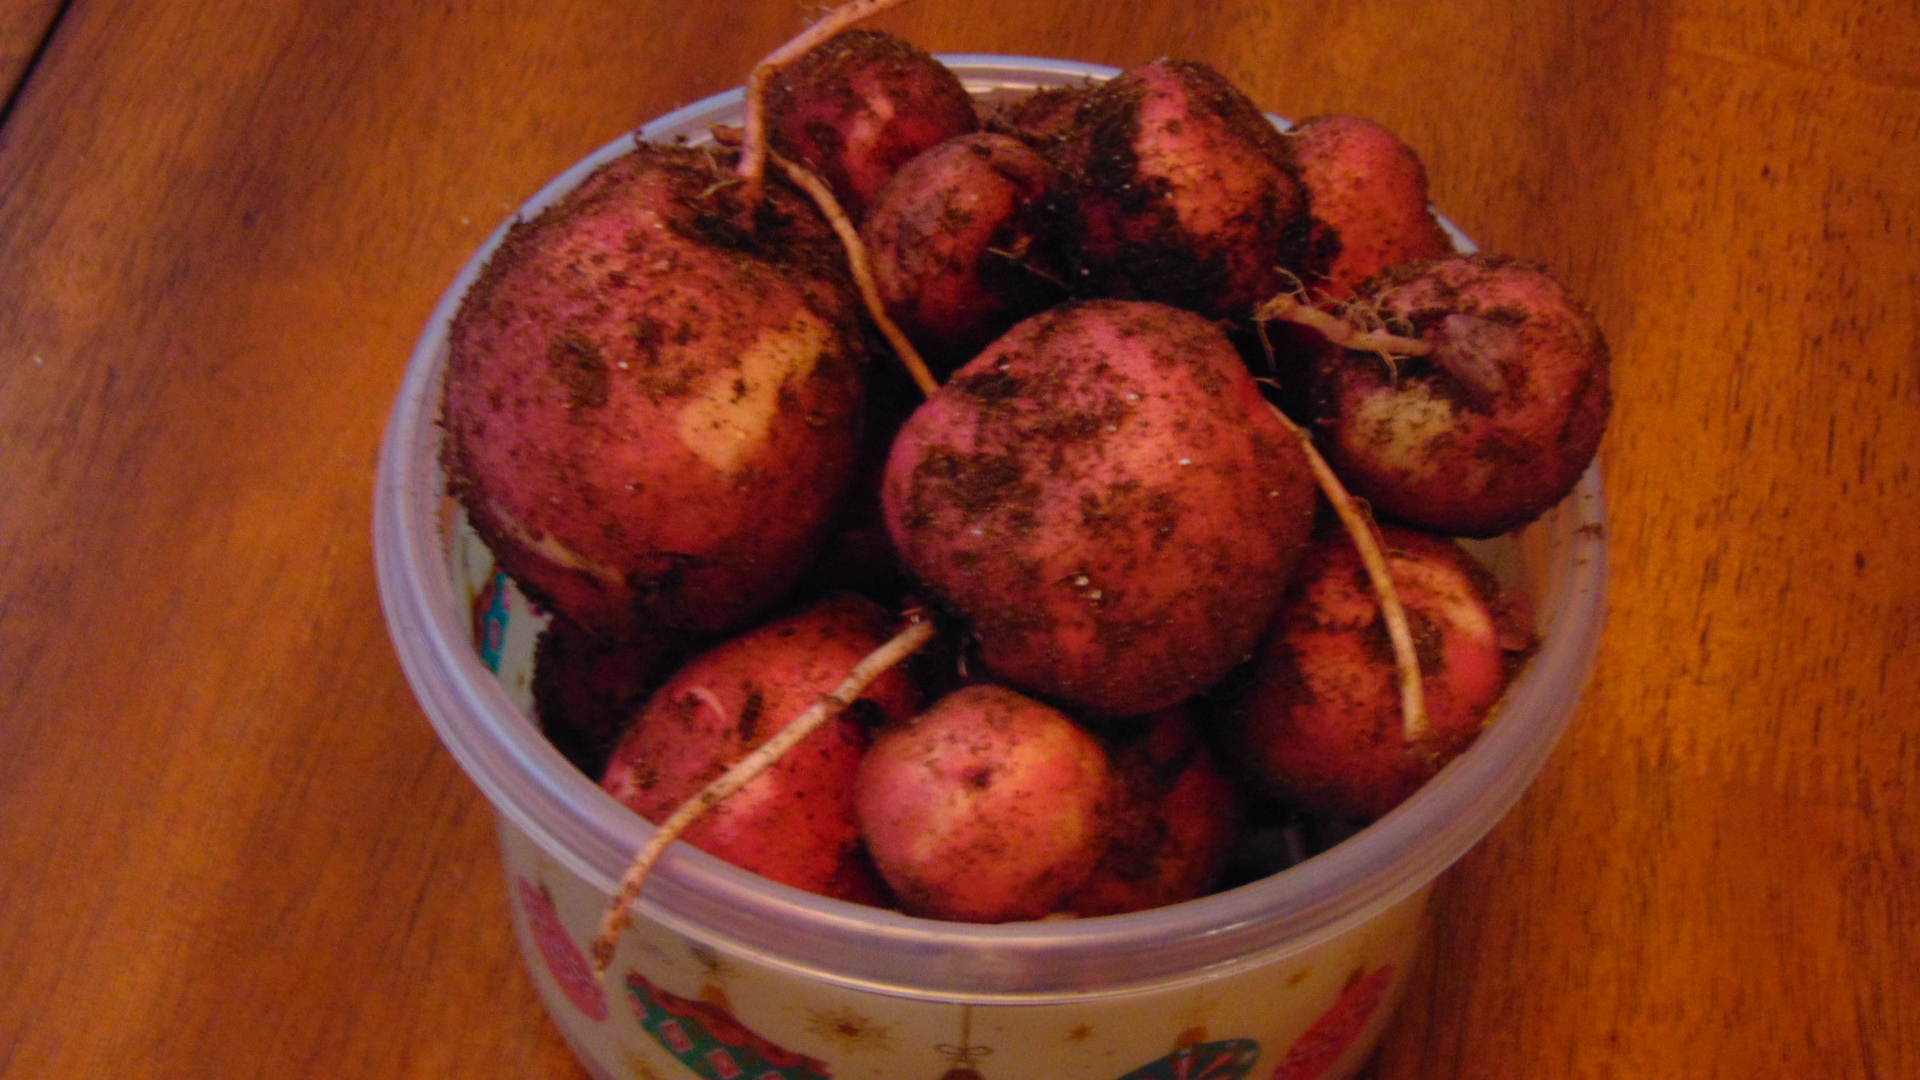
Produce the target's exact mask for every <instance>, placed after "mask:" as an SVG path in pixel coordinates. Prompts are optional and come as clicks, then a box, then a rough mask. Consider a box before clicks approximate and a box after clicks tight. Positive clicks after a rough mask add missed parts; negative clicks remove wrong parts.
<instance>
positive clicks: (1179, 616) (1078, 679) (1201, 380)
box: [881, 300, 1317, 716]
mask: <svg viewBox="0 0 1920 1080" xmlns="http://www.w3.org/2000/svg"><path fill="white" fill-rule="evenodd" d="M881 497H882V503H883V508H884V510H885V513H886V518H887V531H888V533H889V535H891V536H892V537H893V541H894V546H895V548H896V549H897V550H898V551H899V552H900V554H901V558H902V560H903V561H904V562H905V563H906V564H907V567H908V568H909V570H911V571H912V573H913V574H914V575H915V577H916V578H917V579H918V580H919V581H920V582H921V583H922V584H923V585H924V586H925V587H926V588H927V589H928V590H929V591H930V593H931V594H932V595H933V596H934V597H935V599H936V600H937V602H938V603H940V604H941V605H942V606H944V607H946V608H948V609H949V610H952V611H955V612H957V613H959V614H960V615H962V616H964V617H965V619H966V620H967V621H968V622H969V624H970V627H971V630H972V632H973V635H974V637H975V638H976V639H977V642H978V646H979V654H980V659H981V661H982V663H983V664H984V666H985V669H986V670H987V671H988V672H989V673H990V674H991V675H992V677H994V678H995V679H998V680H1000V681H1003V682H1006V683H1008V684H1010V685H1012V686H1014V687H1015V688H1017V689H1021V690H1024V691H1026V692H1028V693H1031V694H1034V695H1036V696H1039V697H1042V698H1045V699H1048V700H1053V701H1059V702H1065V703H1068V704H1070V705H1072V706H1075V707H1077V708H1080V709H1083V710H1086V711H1087V712H1088V713H1090V714H1095V715H1101V716H1136V715H1139V714H1142V713H1147V712H1151V711H1153V710H1155V709H1159V708H1164V707H1166V706H1168V705H1172V704H1174V703H1176V702H1179V701H1182V700H1184V699H1186V698H1187V697H1190V696H1191V695H1193V694H1194V693H1196V692H1198V691H1200V690H1202V689H1205V688H1206V687H1208V686H1210V685H1212V684H1213V683H1214V682H1215V681H1217V680H1218V679H1219V678H1220V677H1221V676H1222V675H1224V674H1226V672H1227V671H1228V670H1229V669H1231V668H1232V667H1233V666H1234V665H1236V664H1238V663H1240V662H1241V661H1242V660H1244V659H1246V657H1247V656H1248V655H1250V653H1251V651H1252V648H1253V644H1254V642H1255V641H1256V640H1257V639H1258V637H1259V635H1260V632H1261V631H1262V630H1263V629H1264V628H1265V627H1266V625H1267V623H1268V621H1269V619H1270V617H1271V615H1272V612H1273V610H1274V608H1275V606H1276V605H1277V604H1278V602H1279V599H1280V595H1281V592H1282V590H1283V589H1284V587H1285V582H1286V579H1287V575H1288V573H1289V571H1290V570H1291V569H1292V567H1293V564H1294V560H1295V559H1296V558H1297V557H1298V553H1299V551H1300V549H1301V547H1302V546H1303V545H1304V544H1305V542H1306V538H1307V536H1308V534H1309V532H1310V531H1311V528H1312V520H1313V513H1314V509H1315V506H1316V502H1317V493H1316V489H1315V486H1314V481H1313V478H1312V475H1311V473H1310V472H1309V470H1308V466H1307V463H1306V457H1305V454H1304V452H1303V451H1302V449H1301V447H1300V444H1299V443H1298V442H1297V441H1296V440H1295V439H1294V437H1293V436H1292V435H1290V434H1289V433H1288V432H1287V431H1286V430H1285V429H1284V428H1283V427H1282V425H1281V423H1280V421H1279V419H1278V418H1277V417H1276V416H1275V415H1274V414H1273V412H1272V411H1271V409H1270V408H1269V407H1268V406H1267V404H1266V403H1265V401H1263V400H1262V399H1261V397H1260V393H1259V389H1258V387H1257V386H1256V385H1255V384H1254V382H1253V379H1252V377H1251V376H1250V375H1249V374H1248V372H1247V368H1246V365H1245V363H1244V362H1243V361H1242V360H1241V358H1240V356H1239V354H1238V353H1237V352H1235V351H1234V349H1233V347H1232V345H1231V344H1230V343H1229V342H1228V341H1227V339H1226V337H1225V335H1224V333H1223V332H1222V331H1221V330H1220V329H1219V328H1218V327H1216V326H1215V325H1213V324H1212V323H1210V322H1208V321H1207V320H1205V319H1202V318H1200V317H1199V316H1197V315H1194V314H1192V313H1190V312H1184V311H1180V310H1178V309H1176V308H1171V307H1167V306H1165V305H1162V304H1153V303H1146V302H1139V301H1114V300H1095V301H1077V302H1069V303H1066V304H1063V305H1060V306H1058V307H1055V308H1053V309H1050V310H1049V311H1047V312H1044V313H1042V314H1040V315H1036V316H1034V317H1033V318H1031V319H1028V320H1026V321H1025V322H1022V323H1020V324H1019V325H1017V326H1015V327H1014V328H1013V329H1012V330H1010V331H1009V332H1008V333H1007V334H1006V335H1005V336H1004V337H1002V338H1000V339H999V340H998V341H996V342H995V343H994V344H992V345H990V346H988V348H987V349H986V350H985V351H984V352H982V353H981V354H980V355H979V356H977V357H975V358H974V359H973V360H972V361H970V362H969V363H968V364H967V365H966V366H964V367H962V368H961V369H960V370H959V371H957V372H955V373H954V375H953V377H952V378H951V379H949V380H948V381H947V383H946V385H945V386H944V387H942V389H941V390H940V392H939V393H938V394H936V395H935V396H934V397H933V398H932V399H931V400H929V401H928V402H927V403H926V404H925V405H922V406H921V407H920V409H919V410H918V411H917V412H916V413H915V414H914V415H913V417H912V418H911V419H909V420H908V421H907V423H906V425H905V426H904V427H903V428H902V429H901V432H900V435H899V436H898V437H897V438H896V439H895V440H894V444H893V451H892V455H891V457H890V458H889V460H888V463H887V472H886V476H885V478H884V481H883V486H882V491H881Z"/></svg>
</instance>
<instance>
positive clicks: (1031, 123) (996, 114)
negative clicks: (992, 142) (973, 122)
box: [981, 84, 1093, 150]
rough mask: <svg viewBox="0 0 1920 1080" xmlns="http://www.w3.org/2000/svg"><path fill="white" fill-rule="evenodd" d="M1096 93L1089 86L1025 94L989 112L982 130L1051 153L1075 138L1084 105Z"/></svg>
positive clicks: (1067, 87) (1051, 88) (1041, 90)
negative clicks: (1075, 129)
mask: <svg viewBox="0 0 1920 1080" xmlns="http://www.w3.org/2000/svg"><path fill="white" fill-rule="evenodd" d="M1092 92H1093V87H1092V85H1091V84H1086V85H1077V86H1049V87H1044V88H1042V89H1039V90H1035V91H1032V92H1031V93H1026V94H1021V95H1020V96H1018V97H1015V98H1011V99H1009V100H1006V101H1002V102H999V103H996V104H995V105H993V106H992V107H991V108H989V109H988V110H987V111H986V113H985V115H984V116H983V117H982V118H981V126H983V127H984V128H985V129H986V130H988V131H991V132H994V133H996V134H1000V135H1011V136H1013V137H1014V138H1016V139H1019V140H1020V141H1021V142H1024V143H1026V144H1027V145H1029V146H1032V147H1035V148H1036V149H1041V150H1051V149H1054V148H1056V147H1058V146H1059V144H1060V143H1062V142H1065V141H1066V140H1067V139H1069V138H1071V137H1072V136H1073V132H1074V127H1075V124H1076V123H1077V120H1078V117H1079V113H1080V104H1081V103H1082V102H1084V101H1085V100H1086V99H1087V96H1088V95H1089V94H1091V93H1092Z"/></svg>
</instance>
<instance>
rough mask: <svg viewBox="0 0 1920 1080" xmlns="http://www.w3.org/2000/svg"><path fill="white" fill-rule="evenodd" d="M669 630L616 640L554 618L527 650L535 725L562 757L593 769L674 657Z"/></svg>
mask: <svg viewBox="0 0 1920 1080" xmlns="http://www.w3.org/2000/svg"><path fill="white" fill-rule="evenodd" d="M682 650H683V643H681V642H679V641H677V640H675V639H673V638H670V637H652V638H648V639H646V640H643V641H638V642H626V641H617V640H614V639H612V638H604V637H600V636H598V635H596V634H592V633H589V632H587V631H585V630H582V629H581V628H580V627H578V626H576V625H575V624H573V623H570V622H567V621H565V620H564V619H555V620H553V622H552V623H551V624H550V625H549V626H548V628H547V629H546V630H545V631H544V632H543V633H541V635H540V641H539V644H538V645H536V646H535V648H534V654H533V687H532V690H533V708H534V715H535V716H536V717H537V718H538V719H539V721H540V730H541V732H542V733H543V734H545V735H546V736H547V739H548V740H549V741H551V742H552V743H553V745H554V747H555V748H556V749H558V750H559V751H560V752H561V753H562V754H564V755H565V756H566V758H567V760H568V761H571V762H573V763H574V765H576V766H578V767H579V769H580V771H582V772H584V773H586V774H587V775H589V776H599V775H600V773H601V770H602V769H604V768H605V767H606V760H607V755H608V753H610V752H611V751H612V750H613V747H614V744H615V743H617V742H619V741H620V736H621V735H622V734H623V733H624V732H625V731H626V728H627V725H628V724H629V723H631V722H632V720H633V714H634V712H635V710H636V709H638V708H639V706H640V704H641V702H643V701H644V700H646V696H647V694H648V693H649V692H650V691H652V689H653V688H654V686H655V685H657V684H658V683H659V682H660V681H661V680H662V679H664V678H666V676H667V675H668V674H670V673H671V671H672V666H673V665H674V664H675V662H676V661H677V660H678V659H679V657H680V655H681V653H682Z"/></svg>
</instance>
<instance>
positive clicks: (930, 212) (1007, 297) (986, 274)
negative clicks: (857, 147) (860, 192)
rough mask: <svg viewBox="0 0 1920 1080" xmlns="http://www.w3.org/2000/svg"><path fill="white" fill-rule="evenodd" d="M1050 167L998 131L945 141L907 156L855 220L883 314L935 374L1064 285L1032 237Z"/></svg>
mask: <svg viewBox="0 0 1920 1080" xmlns="http://www.w3.org/2000/svg"><path fill="white" fill-rule="evenodd" d="M1052 181H1053V167H1052V166H1051V165H1049V164H1048V163H1047V160H1046V159H1045V158H1043V157H1041V156H1040V154H1039V152H1038V151H1036V150H1033V149H1032V148H1030V147H1028V146H1027V145H1026V144H1025V143H1022V142H1020V141H1019V140H1018V139H1014V138H1011V137H1009V136H1006V135H992V134H974V135H962V136H960V137H958V138H953V139H948V140H947V141H946V142H943V143H941V144H940V145H938V146H936V147H934V148H932V149H931V150H928V151H927V152H925V153H923V154H921V155H920V156H919V157H916V158H914V159H913V160H912V161H909V162H908V163H907V164H906V165H905V166H904V167H903V168H901V170H900V171H899V172H898V173H895V174H894V177H893V180H892V181H891V182H890V183H888V185H887V186H886V187H885V188H883V189H882V190H881V192H880V196H879V198H878V199H877V200H875V202H874V204H873V207H872V209H871V210H870V211H869V212H868V214H867V219H866V222H865V223H864V224H863V225H862V226H861V229H860V235H861V238H862V239H863V240H864V241H865V243H866V246H867V252H868V257H869V258H870V259H871V260H872V265H873V277H874V284H875V285H876V286H877V287H878V289H879V293H880V299H881V301H882V302H883V303H884V304H885V305H886V309H887V314H889V315H890V316H892V317H893V320H894V322H895V323H897V324H899V326H900V329H901V330H902V331H903V332H905V333H906V335H907V337H908V339H909V340H911V341H912V342H913V344H914V346H915V347H916V348H918V349H919V350H920V351H921V353H922V354H923V355H924V356H925V357H926V359H927V360H928V361H929V362H932V363H935V364H936V365H938V366H937V368H936V370H938V371H941V372H943V373H944V372H945V371H950V370H952V369H953V368H954V367H956V366H958V365H959V364H960V363H961V362H962V361H965V360H967V359H968V358H970V357H972V356H973V355H974V354H975V353H977V352H979V351H980V350H981V348H983V347H984V346H985V345H986V344H987V343H988V342H990V341H992V340H993V339H994V338H996V337H999V336H1000V335H1001V334H1002V333H1004V332H1006V330H1007V329H1008V328H1009V327H1011V326H1012V325H1013V324H1014V323H1016V322H1019V321H1020V320H1021V319H1023V318H1025V317H1027V316H1028V315H1032V314H1034V313H1036V312H1038V311H1040V310H1042V309H1043V308H1046V307H1049V306H1051V305H1052V304H1053V303H1055V302H1056V301H1058V300H1060V299H1061V298H1062V296H1063V295H1064V292H1065V290H1064V289H1063V288H1062V287H1061V285H1060V284H1059V276H1058V273H1057V271H1056V270H1055V269H1054V268H1053V267H1052V266H1051V261H1050V260H1049V259H1048V258H1047V257H1046V256H1045V255H1044V253H1043V251H1042V248H1041V246H1040V245H1039V244H1038V242H1037V237H1038V234H1039V231H1040V212H1041V207H1042V200H1043V198H1044V197H1045V196H1046V194H1047V191H1048V190H1049V188H1050V187H1051V186H1052Z"/></svg>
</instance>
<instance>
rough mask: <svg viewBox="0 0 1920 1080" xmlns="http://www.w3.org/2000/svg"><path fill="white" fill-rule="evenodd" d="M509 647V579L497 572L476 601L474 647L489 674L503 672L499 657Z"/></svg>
mask: <svg viewBox="0 0 1920 1080" xmlns="http://www.w3.org/2000/svg"><path fill="white" fill-rule="evenodd" d="M506 643H507V575H506V574H504V573H502V572H500V571H499V570H495V571H494V572H493V574H492V575H491V576H489V577H488V578H487V584H486V586H485V587H484V588H482V589H481V590H480V594H479V595H478V596H475V597H474V598H473V647H474V650H475V651H476V652H478V653H479V654H480V659H481V661H482V662H483V663H485V664H486V665H487V670H488V671H491V672H493V673H494V674H496V675H497V674H499V672H500V653H501V650H502V649H503V648H504V647H505V646H506Z"/></svg>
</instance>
